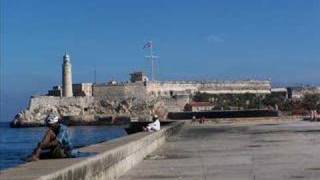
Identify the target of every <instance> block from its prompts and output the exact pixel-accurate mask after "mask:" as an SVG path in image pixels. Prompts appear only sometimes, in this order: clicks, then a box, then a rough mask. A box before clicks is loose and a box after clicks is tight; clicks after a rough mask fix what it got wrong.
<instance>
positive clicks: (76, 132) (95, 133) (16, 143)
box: [0, 122, 127, 170]
mask: <svg viewBox="0 0 320 180" xmlns="http://www.w3.org/2000/svg"><path fill="white" fill-rule="evenodd" d="M69 130H70V135H71V142H72V144H73V145H74V147H75V148H79V147H83V146H88V145H91V144H97V143H100V142H104V141H108V140H111V139H115V138H119V137H122V136H126V135H127V133H126V131H125V129H124V128H122V127H116V126H72V127H69ZM45 131H46V127H34V128H11V127H10V126H9V122H0V170H4V169H7V168H10V167H15V166H18V165H19V164H23V163H25V161H24V160H23V159H25V158H26V157H27V156H29V155H30V154H31V153H32V151H33V149H34V148H35V147H36V145H37V143H38V142H39V141H40V140H41V139H42V137H43V135H44V133H45Z"/></svg>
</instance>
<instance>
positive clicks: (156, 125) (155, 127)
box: [143, 115, 160, 132]
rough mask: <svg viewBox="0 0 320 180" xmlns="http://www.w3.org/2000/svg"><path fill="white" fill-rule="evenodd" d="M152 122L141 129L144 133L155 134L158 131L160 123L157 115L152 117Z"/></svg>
mask: <svg viewBox="0 0 320 180" xmlns="http://www.w3.org/2000/svg"><path fill="white" fill-rule="evenodd" d="M152 120H153V122H152V123H150V124H148V126H147V127H143V130H144V131H147V132H156V131H159V130H160V121H159V118H158V116H157V115H153V117H152Z"/></svg>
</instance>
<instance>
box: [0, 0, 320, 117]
mask: <svg viewBox="0 0 320 180" xmlns="http://www.w3.org/2000/svg"><path fill="white" fill-rule="evenodd" d="M0 1H1V36H0V37H1V87H0V90H1V119H0V121H10V120H11V119H12V118H13V116H14V115H15V114H16V113H17V112H18V111H19V110H22V109H23V108H25V107H26V106H27V104H28V99H29V97H30V96H32V95H39V94H45V93H46V92H47V90H48V89H50V88H51V87H52V86H54V85H59V84H61V64H62V56H63V54H64V53H65V51H67V52H68V53H69V54H70V56H71V62H72V68H73V81H74V83H78V82H92V81H93V80H94V70H95V69H96V72H97V82H101V83H102V82H107V81H109V80H111V79H114V80H119V81H124V80H128V74H129V73H130V72H132V71H137V70H142V71H145V72H147V73H150V61H148V60H147V59H145V55H147V54H148V51H147V50H144V49H142V47H143V45H144V44H145V43H146V42H147V41H150V40H151V41H152V42H153V44H154V52H155V54H156V55H157V56H159V58H158V59H157V61H156V79H158V80H173V79H175V80H179V79H188V80H199V79H217V80H237V79H271V80H272V82H273V84H275V85H295V84H315V85H319V84H320V79H319V77H320V71H319V67H320V49H319V47H320V0H308V1H306V0H241V1H239V0H192V1H191V0H184V1H181V0H154V1H150V0H134V1H132V0H113V1H111V0H90V1H89V0H68V1H66V0H54V1H52V0H51V1H49V0H28V1H22V0H0Z"/></svg>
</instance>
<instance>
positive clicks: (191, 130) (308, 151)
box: [120, 122, 320, 180]
mask: <svg viewBox="0 0 320 180" xmlns="http://www.w3.org/2000/svg"><path fill="white" fill-rule="evenodd" d="M120 179H121V180H136V179H139V180H144V179H161V180H165V179H186V180H188V179H197V180H198V179H210V180H211V179H217V180H224V179H228V180H232V179H235V180H242V179H246V180H247V179H252V180H264V179H273V180H278V179H281V180H282V179H320V124H319V123H309V122H294V123H286V124H265V125H248V126H236V125H225V126H214V125H186V126H185V127H184V128H183V130H182V131H181V133H180V134H179V135H178V136H176V137H173V138H171V139H169V141H168V143H166V144H165V145H164V146H163V147H162V148H161V149H159V150H157V151H156V152H154V153H153V154H152V155H150V156H148V157H146V159H145V160H144V161H143V162H142V163H140V164H139V165H138V166H136V167H135V168H133V169H131V170H130V171H129V172H128V173H126V174H125V175H124V176H123V177H121V178H120Z"/></svg>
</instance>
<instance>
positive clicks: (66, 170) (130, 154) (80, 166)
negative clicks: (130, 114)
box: [0, 122, 184, 180]
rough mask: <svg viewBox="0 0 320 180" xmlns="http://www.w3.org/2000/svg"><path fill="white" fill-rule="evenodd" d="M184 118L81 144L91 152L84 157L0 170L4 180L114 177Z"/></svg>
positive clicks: (142, 155)
mask: <svg viewBox="0 0 320 180" xmlns="http://www.w3.org/2000/svg"><path fill="white" fill-rule="evenodd" d="M183 124H184V122H172V123H171V124H169V125H167V126H164V127H163V128H162V129H161V130H160V131H159V132H155V133H146V132H141V133H136V134H133V135H129V136H126V137H123V138H119V139H115V140H112V141H108V142H104V143H100V144H96V145H92V146H88V147H84V148H81V149H80V151H81V152H89V153H93V154H95V155H92V156H91V157H86V158H73V159H56V160H41V161H37V162H32V163H26V164H23V165H20V166H18V167H16V168H11V169H8V170H4V171H1V172H0V179H7V180H13V179H14V180H20V179H21V180H22V179H23V180H31V179H41V180H79V179H83V180H84V179H96V180H98V179H104V180H111V179H117V178H119V177H120V176H121V175H123V174H124V173H125V172H126V171H128V170H129V169H130V168H132V167H133V166H134V165H136V164H137V163H139V162H140V161H142V160H143V158H144V157H145V156H146V155H148V154H150V153H151V152H153V151H154V150H156V149H157V148H158V147H160V146H161V145H162V144H163V143H164V142H165V140H166V138H167V137H168V136H171V135H173V134H175V133H176V132H178V131H179V130H180V128H181V127H182V126H183Z"/></svg>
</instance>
